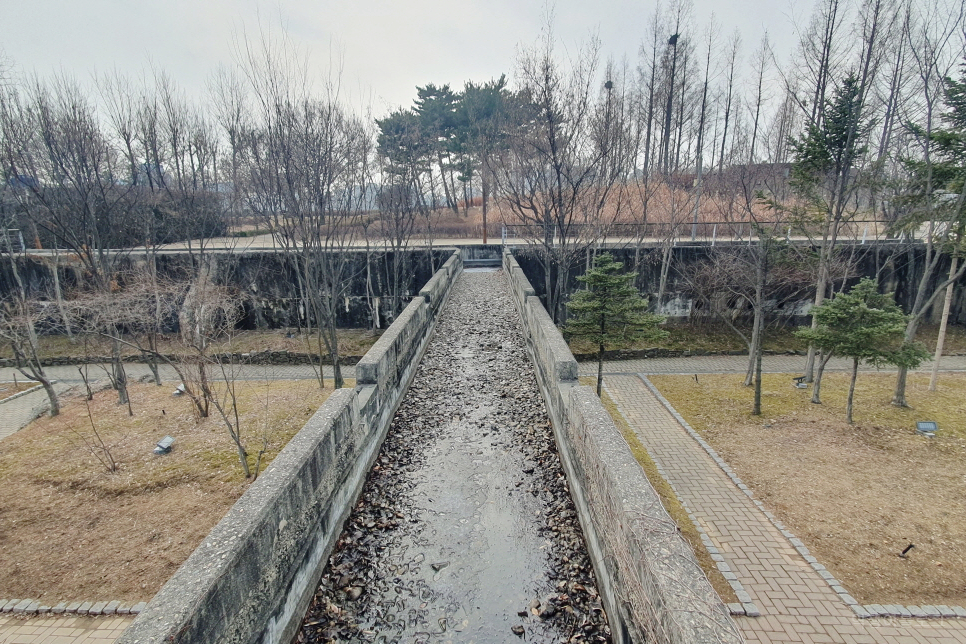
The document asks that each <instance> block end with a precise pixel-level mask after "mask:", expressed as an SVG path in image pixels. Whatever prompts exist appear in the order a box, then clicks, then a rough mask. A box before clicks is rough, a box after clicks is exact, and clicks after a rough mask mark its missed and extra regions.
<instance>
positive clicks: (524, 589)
mask: <svg viewBox="0 0 966 644" xmlns="http://www.w3.org/2000/svg"><path fill="white" fill-rule="evenodd" d="M514 634H518V635H520V636H524V637H525V638H526V640H528V641H537V642H551V641H553V642H559V641H564V640H567V639H568V638H571V637H572V636H575V635H576V637H575V638H574V640H572V641H609V635H608V632H607V627H606V621H605V618H604V615H603V612H602V610H601V607H600V601H599V598H598V596H597V592H596V589H595V587H594V580H593V572H592V570H591V568H590V563H589V559H588V557H587V554H586V551H585V549H584V544H583V538H582V536H581V534H580V530H579V526H578V524H577V520H576V513H575V510H574V507H573V503H572V501H571V500H570V497H569V494H568V491H567V487H566V483H565V480H564V477H563V472H562V470H561V468H560V464H559V461H558V458H557V454H556V450H555V447H554V442H553V435H552V432H551V429H550V423H549V418H548V417H547V415H546V411H545V409H544V405H543V400H542V398H541V396H540V392H539V390H538V389H537V385H536V381H535V379H534V375H533V370H532V367H531V365H530V362H529V360H528V359H527V356H526V353H525V350H524V345H523V338H522V336H521V334H520V331H519V328H518V322H517V314H516V311H515V310H514V309H513V307H512V304H511V303H510V300H509V297H508V294H507V289H506V285H505V282H504V279H503V275H502V273H500V272H471V271H468V272H466V273H464V275H463V276H462V277H461V278H460V280H459V282H458V283H457V284H456V285H455V286H454V288H453V294H452V297H451V300H450V302H449V304H448V305H447V308H446V310H445V311H444V313H443V315H442V317H441V320H440V323H439V326H438V328H437V331H436V337H435V338H434V339H433V341H432V342H431V344H430V346H429V348H428V350H427V353H426V356H425V357H424V358H423V361H422V363H421V365H420V367H419V370H418V372H417V374H416V377H415V380H414V382H413V385H412V387H411V388H410V390H409V392H408V394H407V396H406V398H405V400H404V401H403V403H402V405H401V407H400V409H399V411H398V412H397V414H396V417H395V419H394V420H393V424H392V427H391V428H390V431H389V437H388V438H387V439H386V442H385V444H384V446H383V448H382V451H381V453H380V456H379V458H378V461H377V464H376V466H375V467H374V469H373V472H372V473H371V474H370V477H369V480H368V481H367V483H366V487H365V489H364V490H363V497H362V500H361V501H360V503H359V504H358V506H357V507H356V509H355V510H354V512H353V514H352V516H351V517H350V519H349V521H348V522H347V524H346V528H345V531H344V533H343V535H342V537H341V539H340V542H339V545H338V546H337V549H336V552H335V553H334V554H333V556H332V557H331V559H330V562H329V565H328V567H327V568H326V571H325V573H324V575H323V579H322V584H321V586H320V588H319V590H318V592H317V594H316V596H315V598H314V600H313V604H312V607H311V608H310V610H309V613H308V615H307V617H306V620H305V623H304V625H303V627H302V630H301V632H300V634H299V640H298V641H301V642H322V641H330V640H333V639H338V640H340V641H372V639H373V638H374V637H377V636H384V637H385V638H386V639H387V640H392V641H395V640H396V639H398V640H399V641H410V640H414V641H421V642H422V641H433V642H443V641H451V640H458V641H475V642H507V641H510V640H511V639H512V640H515V639H516V638H515V637H514Z"/></svg>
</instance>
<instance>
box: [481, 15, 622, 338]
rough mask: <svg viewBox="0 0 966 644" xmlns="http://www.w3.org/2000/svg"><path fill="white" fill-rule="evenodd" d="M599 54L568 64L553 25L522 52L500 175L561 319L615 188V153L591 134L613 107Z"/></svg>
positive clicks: (590, 51) (505, 205) (593, 47)
mask: <svg viewBox="0 0 966 644" xmlns="http://www.w3.org/2000/svg"><path fill="white" fill-rule="evenodd" d="M598 49H599V47H598V44H597V43H596V42H591V43H590V44H589V45H588V46H586V47H584V48H583V49H581V50H580V52H579V53H578V55H577V57H576V58H575V59H572V60H569V61H567V64H566V65H564V64H563V63H561V62H560V61H559V60H558V59H557V55H556V52H555V50H554V37H553V33H552V30H551V29H550V27H547V28H546V29H545V30H544V33H543V35H542V36H541V39H540V41H539V42H538V44H537V45H536V46H535V47H533V48H530V49H526V50H523V52H522V53H521V55H520V58H519V61H518V65H519V70H518V82H519V84H520V90H519V93H518V97H517V101H516V103H517V105H516V108H517V113H516V114H515V116H514V122H515V127H513V128H512V129H511V134H510V136H509V137H508V138H509V140H508V145H507V149H506V150H505V151H503V152H502V154H501V158H500V163H499V169H498V171H497V173H496V174H497V184H498V186H499V188H500V191H501V193H502V194H503V199H502V200H501V202H500V207H501V209H502V211H503V216H504V220H506V221H512V222H516V223H518V224H519V225H520V226H521V227H522V229H523V230H524V234H525V235H526V238H527V241H528V242H529V243H530V245H531V246H532V247H533V248H534V250H535V251H536V253H537V256H538V257H539V259H540V262H541V264H542V266H543V270H544V289H545V293H546V298H547V300H546V305H547V310H548V311H549V312H550V314H551V316H552V317H553V318H554V320H558V321H559V320H561V319H562V317H563V315H564V306H563V305H564V300H565V295H566V291H567V288H568V284H569V281H570V275H571V271H572V269H573V267H574V265H575V262H577V261H578V260H579V259H580V257H581V253H582V252H583V251H584V250H585V249H586V248H587V247H588V246H589V245H590V243H592V241H593V236H594V234H595V233H596V232H597V231H598V230H599V229H600V227H599V226H598V222H599V220H600V218H601V217H602V216H603V213H602V212H601V208H600V204H605V203H607V201H608V195H609V193H610V192H611V190H612V189H613V187H614V184H613V182H611V181H610V179H609V178H608V177H607V175H606V172H607V169H608V168H609V166H608V165H607V164H604V163H601V161H602V160H603V159H604V158H605V157H606V155H607V154H608V153H609V150H608V149H607V148H605V147H602V146H601V145H600V144H601V142H602V140H601V139H600V138H595V137H594V136H593V135H592V133H593V131H594V129H593V125H592V119H593V115H594V114H595V113H599V111H605V112H606V110H607V103H608V102H609V101H608V98H607V96H609V91H608V90H605V92H606V93H605V96H604V101H602V102H599V101H595V100H594V99H595V97H596V96H598V95H597V93H596V92H595V91H594V90H595V85H596V82H595V81H596V78H597V75H596V70H597V65H598ZM608 127H609V126H608ZM598 131H600V130H599V128H598ZM609 140H610V139H609V138H605V139H603V142H604V143H605V145H606V144H607V141H609Z"/></svg>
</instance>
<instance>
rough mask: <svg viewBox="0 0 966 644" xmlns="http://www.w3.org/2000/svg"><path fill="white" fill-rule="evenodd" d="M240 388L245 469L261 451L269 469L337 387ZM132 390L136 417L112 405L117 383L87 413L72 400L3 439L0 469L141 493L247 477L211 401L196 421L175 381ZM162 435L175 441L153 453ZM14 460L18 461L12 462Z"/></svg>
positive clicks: (275, 384) (54, 482)
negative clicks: (108, 460) (104, 461)
mask: <svg viewBox="0 0 966 644" xmlns="http://www.w3.org/2000/svg"><path fill="white" fill-rule="evenodd" d="M236 386H237V395H238V405H239V417H240V425H241V433H242V441H243V444H244V445H245V447H246V451H247V452H248V463H249V467H251V468H253V469H254V467H255V461H256V459H257V456H258V453H259V451H260V450H262V449H263V448H264V449H265V453H264V454H263V456H262V463H261V468H262V469H263V470H264V468H265V467H266V466H267V465H268V464H269V463H270V462H271V460H272V459H273V458H274V457H275V456H276V455H277V454H278V452H279V451H280V450H281V449H282V447H284V446H285V444H286V443H288V441H289V440H290V439H291V437H292V436H294V435H295V433H297V432H298V430H299V429H301V428H302V426H303V425H304V424H305V421H306V420H307V419H308V418H309V417H310V416H311V415H312V414H313V413H315V411H316V410H317V409H318V407H319V406H320V405H321V404H322V402H324V400H325V399H326V398H327V397H328V395H329V394H330V393H331V389H326V390H322V389H319V386H318V383H317V382H315V381H310V380H305V381H268V382H260V381H238V382H237V383H236ZM217 387H218V384H217V383H216V391H217ZM221 387H222V388H223V387H224V385H223V384H221ZM130 393H131V399H132V407H133V410H134V416H129V415H128V414H127V408H126V406H119V405H117V404H116V393H115V392H114V391H112V390H105V391H101V392H98V393H97V394H96V395H95V399H94V401H92V402H91V404H90V415H89V414H88V407H87V405H86V404H85V403H84V402H83V400H80V399H74V400H70V401H67V403H66V404H65V408H64V410H63V411H62V414H61V415H60V416H58V417H55V418H43V419H39V420H38V421H36V422H35V423H33V424H32V425H31V426H30V427H28V428H27V429H25V430H23V431H21V432H18V433H17V434H16V435H14V436H12V437H10V439H8V440H5V441H4V444H3V448H4V449H3V450H2V451H0V463H2V464H3V465H4V467H3V468H2V469H3V471H4V472H5V473H8V474H9V473H12V470H13V469H19V470H21V472H22V474H23V475H24V476H27V477H28V478H30V479H32V480H33V481H35V482H36V483H38V484H42V485H46V486H51V487H54V488H58V489H71V490H77V489H86V490H89V491H91V492H93V493H94V494H97V495H102V494H104V495H123V494H140V493H143V492H145V491H148V490H154V489H158V488H161V487H165V486H169V485H173V484H176V483H178V482H185V481H199V480H204V479H211V480H214V481H221V482H232V481H243V480H244V477H243V476H242V470H241V465H240V464H239V462H238V454H237V451H236V448H235V445H234V443H233V442H232V441H231V439H230V437H229V435H228V432H227V429H226V426H225V424H224V422H223V420H222V419H221V417H220V416H219V415H218V412H217V410H216V409H215V408H214V406H212V407H211V409H210V415H209V417H208V418H204V419H200V418H198V417H197V415H196V412H195V410H194V408H193V406H192V404H191V402H190V401H189V400H188V399H187V397H177V398H175V397H172V396H171V387H170V386H165V387H156V386H154V385H132V386H131V391H130ZM218 393H219V394H221V395H223V394H224V391H218ZM92 418H93V421H92ZM95 430H96V432H97V433H96V435H95ZM166 435H170V436H173V437H174V438H175V445H174V449H173V450H172V452H171V453H170V454H166V455H164V456H160V457H159V456H156V455H154V454H153V451H152V450H153V446H154V444H155V443H156V442H157V441H158V440H160V439H161V438H163V437H164V436H166ZM99 444H103V445H104V446H106V447H107V449H108V450H109V451H110V452H111V457H112V458H113V459H114V460H115V461H117V463H118V471H117V472H115V473H108V472H107V471H106V468H105V467H104V466H103V465H101V464H100V462H99V461H98V459H97V454H95V452H98V451H99ZM92 445H93V448H92V447H91V446H92ZM99 453H100V455H101V456H106V454H105V453H104V452H103V451H99ZM14 463H19V464H20V467H17V468H11V466H12V465H13V464H14Z"/></svg>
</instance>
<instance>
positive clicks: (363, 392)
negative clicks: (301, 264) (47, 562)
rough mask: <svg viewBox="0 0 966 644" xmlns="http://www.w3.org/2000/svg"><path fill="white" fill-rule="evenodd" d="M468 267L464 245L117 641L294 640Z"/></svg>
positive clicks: (283, 643) (250, 643)
mask: <svg viewBox="0 0 966 644" xmlns="http://www.w3.org/2000/svg"><path fill="white" fill-rule="evenodd" d="M461 271H462V258H461V256H460V252H459V251H456V252H455V253H453V256H452V257H451V258H450V259H449V260H448V261H447V262H446V264H445V265H444V267H443V268H441V269H440V270H439V271H437V272H436V274H435V275H434V276H433V279H432V280H431V282H432V287H431V288H430V285H429V284H427V288H428V289H429V290H428V291H427V292H426V293H422V292H421V293H420V297H418V298H415V299H414V300H413V301H412V302H411V303H410V304H409V306H408V307H406V309H405V311H404V312H403V313H402V315H400V316H399V318H397V320H396V322H394V323H393V325H392V326H391V327H389V329H387V330H386V332H385V333H384V334H383V335H382V337H381V338H380V339H379V341H378V342H376V344H375V345H373V347H372V349H370V350H369V352H368V353H367V354H366V355H365V356H363V358H362V360H360V361H359V363H358V365H357V367H356V369H357V386H356V388H355V389H354V390H347V389H343V390H340V391H337V392H335V393H333V394H332V395H331V396H330V397H329V399H328V400H326V402H325V403H324V404H323V405H322V407H321V408H320V409H319V410H318V411H317V412H316V413H315V415H313V416H312V418H311V419H310V420H309V422H308V423H306V425H305V427H303V428H302V430H301V431H299V433H298V434H297V435H296V436H295V437H294V438H293V439H292V440H291V441H290V442H289V444H288V445H287V446H286V447H285V449H283V450H282V451H281V453H280V454H279V455H278V456H277V457H276V458H275V460H274V461H272V463H271V465H270V466H269V467H268V468H267V469H266V470H265V472H264V473H263V474H262V475H261V476H260V477H259V478H258V480H257V481H255V482H254V483H253V484H252V485H251V486H250V487H249V488H248V490H247V491H246V492H245V493H244V494H243V495H242V497H241V498H240V499H239V500H238V502H237V503H236V504H235V505H234V506H233V507H232V508H231V510H229V512H228V514H227V515H226V516H225V518H224V519H222V520H221V521H220V522H219V523H218V525H216V526H215V528H214V529H213V530H212V531H211V533H210V534H209V535H208V536H207V537H206V538H205V540H204V541H203V542H202V543H201V545H200V546H198V548H197V549H196V550H195V551H194V552H193V553H192V554H191V556H190V557H189V558H188V560H187V561H186V562H185V563H184V564H183V565H182V566H181V567H180V568H179V569H178V571H177V572H176V573H175V574H174V576H173V577H172V578H171V580H170V581H168V583H167V584H165V586H164V587H163V588H162V589H161V590H160V592H158V594H157V595H156V596H155V597H154V599H152V600H151V602H150V603H149V604H148V606H147V608H146V609H145V610H144V611H143V612H142V613H141V614H140V615H139V616H138V617H137V619H135V620H134V622H133V623H132V624H131V626H130V627H129V628H128V629H127V630H126V631H125V632H124V634H123V635H122V636H121V638H120V639H119V640H118V643H119V644H135V643H139V644H148V643H150V644H160V643H161V642H180V643H184V644H188V643H191V644H214V643H216V642H217V643H222V642H224V643H229V642H230V643H238V644H255V643H256V642H257V643H264V644H288V642H290V641H291V640H292V638H293V636H294V635H295V633H296V631H297V629H298V626H299V624H300V622H301V619H302V617H303V615H304V614H305V610H306V608H307V607H308V603H309V601H310V600H311V598H312V595H313V593H314V591H315V588H316V586H317V584H318V581H319V578H320V577H321V575H322V571H323V568H324V565H325V561H326V559H327V558H328V556H329V554H330V553H331V552H332V549H333V547H334V546H335V542H336V540H337V539H338V537H339V534H340V533H341V531H342V525H343V523H344V522H345V519H346V517H347V516H348V513H349V511H350V510H351V509H352V506H353V504H354V503H355V501H356V499H357V498H358V496H359V494H360V492H361V491H362V485H363V483H364V482H365V479H366V475H367V473H368V472H369V468H370V467H371V465H372V461H373V460H374V459H375V457H376V454H377V453H378V451H379V447H380V446H381V445H382V441H383V439H384V438H385V436H386V432H387V431H388V429H389V423H390V421H391V420H392V416H393V414H394V413H395V411H396V408H397V407H398V406H399V403H400V402H401V400H402V398H403V395H404V394H405V392H406V389H408V387H409V384H410V382H411V381H412V378H413V375H414V374H415V371H416V366H417V365H418V363H419V360H420V358H421V357H422V354H423V351H424V349H425V347H426V344H428V342H429V339H430V337H431V335H432V331H433V328H434V327H435V322H436V317H437V314H438V312H439V310H440V309H441V308H442V306H443V304H444V303H445V301H446V298H447V296H448V295H449V292H450V289H451V287H452V285H453V283H454V282H455V280H456V278H457V277H458V276H459V274H460V272H461ZM424 290H426V289H424Z"/></svg>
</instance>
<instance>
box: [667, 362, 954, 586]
mask: <svg viewBox="0 0 966 644" xmlns="http://www.w3.org/2000/svg"><path fill="white" fill-rule="evenodd" d="M895 378H896V376H895V374H894V373H874V372H873V373H868V372H866V373H860V374H859V377H858V381H857V385H856V397H855V421H856V422H855V424H853V425H849V424H848V423H846V421H845V399H846V396H847V390H848V379H849V374H848V373H842V372H835V373H827V374H826V375H825V378H824V379H823V384H822V399H823V401H824V402H823V404H821V405H815V404H812V403H811V402H810V399H811V391H810V390H808V389H796V388H794V387H792V386H791V376H790V375H789V374H785V375H782V374H766V375H765V378H764V391H763V402H762V407H763V411H764V413H763V415H761V416H752V415H751V413H750V412H751V409H752V396H753V391H752V390H751V388H746V387H744V386H743V385H742V377H741V375H740V374H729V375H699V376H698V378H697V381H696V380H695V378H694V377H689V376H664V375H661V376H652V377H651V380H652V381H653V382H654V384H655V385H656V386H657V387H658V388H659V389H660V390H661V392H662V394H664V396H666V397H667V398H668V400H669V401H670V402H671V403H672V404H673V405H674V406H675V407H676V408H677V410H678V411H679V412H680V413H681V414H682V415H683V416H684V417H685V418H686V419H687V420H688V422H689V423H690V424H691V425H692V426H693V427H694V428H695V429H696V430H697V431H699V432H700V433H701V434H702V435H703V436H704V437H705V438H706V440H708V442H709V443H711V444H712V445H713V446H714V449H715V450H716V451H717V452H718V453H719V454H720V455H721V456H722V458H724V459H725V460H726V461H727V462H728V464H729V465H730V466H731V467H732V468H733V469H734V470H735V472H736V473H737V474H738V476H740V477H741V478H742V479H743V480H744V482H745V483H746V484H747V485H748V486H750V487H751V488H752V489H753V490H754V491H755V496H756V497H757V498H758V499H760V500H761V501H762V502H763V503H764V504H766V505H767V506H768V508H769V509H770V510H771V511H772V512H773V513H774V514H775V515H776V516H777V517H778V518H779V519H780V520H781V521H782V522H783V523H784V524H785V525H787V526H788V529H789V530H791V531H792V532H793V533H795V534H796V535H797V536H798V537H799V538H800V539H802V541H803V542H805V544H806V545H807V546H808V548H809V550H810V551H811V552H812V554H813V555H814V556H815V557H817V558H818V560H819V561H821V562H822V563H823V564H824V565H825V566H826V567H827V568H828V570H829V571H830V572H831V574H833V575H834V576H835V578H836V579H840V580H842V582H843V585H844V586H845V587H846V588H848V589H849V591H850V593H851V594H852V595H853V596H854V597H855V598H856V599H857V600H858V601H859V602H860V603H876V604H916V605H924V604H931V605H963V602H964V593H966V537H964V535H966V499H964V497H963V494H962V489H963V482H964V481H966V469H964V463H966V423H963V420H962V419H963V418H964V417H966V399H964V397H963V392H964V391H966V374H964V373H948V372H947V373H943V374H941V375H940V379H939V387H938V391H935V392H930V391H929V390H928V383H929V374H926V373H915V374H910V376H909V380H908V387H907V395H908V399H909V402H910V403H911V404H912V405H914V406H915V408H898V407H894V406H892V405H891V403H890V400H891V394H892V390H893V387H894V386H895ZM917 420H934V421H936V422H937V423H938V425H939V429H940V431H939V432H938V434H937V435H936V437H935V438H924V437H921V436H917V435H916V433H915V422H916V421H917ZM910 543H913V544H915V546H916V549H915V550H914V551H913V553H914V554H913V555H912V556H911V557H907V558H900V557H899V553H900V552H901V551H902V550H903V549H904V548H905V547H906V546H908V544H910Z"/></svg>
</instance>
